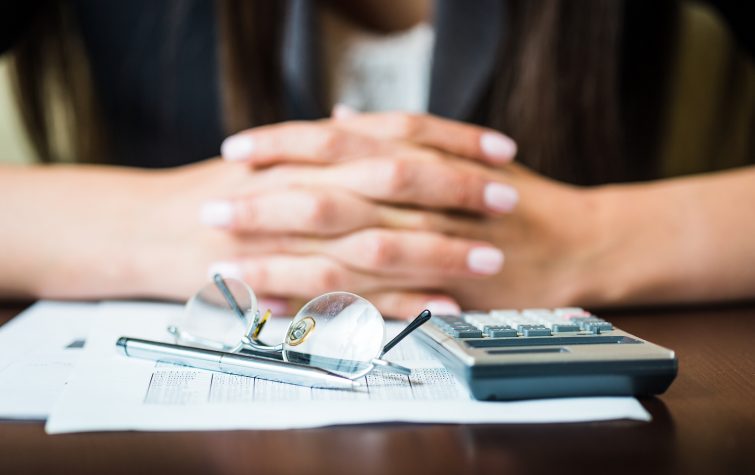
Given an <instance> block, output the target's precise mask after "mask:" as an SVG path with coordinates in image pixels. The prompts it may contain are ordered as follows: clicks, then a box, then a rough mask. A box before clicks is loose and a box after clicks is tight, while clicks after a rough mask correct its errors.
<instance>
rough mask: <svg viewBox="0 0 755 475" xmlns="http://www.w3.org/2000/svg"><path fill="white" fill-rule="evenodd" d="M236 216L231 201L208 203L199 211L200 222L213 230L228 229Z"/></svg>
mask: <svg viewBox="0 0 755 475" xmlns="http://www.w3.org/2000/svg"><path fill="white" fill-rule="evenodd" d="M234 214H235V209H234V207H233V203H231V202H230V201H221V200H216V201H207V202H206V203H203V204H202V207H201V208H200V209H199V222H201V223H202V224H204V225H205V226H210V227H213V228H227V227H229V226H230V225H231V223H232V222H233V217H234Z"/></svg>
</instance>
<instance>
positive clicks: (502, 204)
mask: <svg viewBox="0 0 755 475" xmlns="http://www.w3.org/2000/svg"><path fill="white" fill-rule="evenodd" d="M483 193H484V198H485V204H486V205H487V206H488V208H490V209H492V210H494V211H499V212H503V213H508V212H510V211H511V210H513V209H514V207H515V206H516V204H517V203H518V202H519V192H517V191H516V189H514V188H512V187H510V186H509V185H504V184H503V183H488V184H487V185H486V186H485V191H484V192H483Z"/></svg>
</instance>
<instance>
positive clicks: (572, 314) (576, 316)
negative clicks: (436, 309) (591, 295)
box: [432, 307, 613, 338]
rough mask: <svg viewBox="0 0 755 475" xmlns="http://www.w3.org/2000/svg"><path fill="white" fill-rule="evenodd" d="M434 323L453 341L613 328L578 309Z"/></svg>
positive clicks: (472, 315) (473, 315)
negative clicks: (454, 339) (452, 338)
mask: <svg viewBox="0 0 755 475" xmlns="http://www.w3.org/2000/svg"><path fill="white" fill-rule="evenodd" d="M432 322H433V323H434V324H435V326H437V327H438V328H440V329H441V330H442V331H443V332H445V333H446V334H448V335H449V336H451V337H454V338H528V337H544V336H554V335H570V334H571V335H585V334H591V335H595V334H601V333H605V332H610V331H612V330H613V325H612V324H611V323H610V322H607V321H606V320H604V319H602V318H599V317H597V316H595V315H593V314H591V313H590V312H588V311H586V310H584V309H581V308H576V307H569V308H557V309H553V310H549V309H543V308H533V309H525V310H522V311H517V310H493V311H491V312H466V313H463V314H461V315H433V319H432Z"/></svg>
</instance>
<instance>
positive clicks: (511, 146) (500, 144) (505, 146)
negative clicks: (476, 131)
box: [480, 132, 516, 163]
mask: <svg viewBox="0 0 755 475" xmlns="http://www.w3.org/2000/svg"><path fill="white" fill-rule="evenodd" d="M480 148H481V149H482V151H483V153H485V155H487V157H488V158H489V159H491V160H493V161H495V162H498V163H506V162H510V161H511V160H513V159H514V156H515V155H516V143H515V142H514V141H513V140H511V139H510V138H508V137H506V136H505V135H503V134H499V133H498V132H485V133H484V134H482V137H481V138H480Z"/></svg>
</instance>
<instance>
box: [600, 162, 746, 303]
mask: <svg viewBox="0 0 755 475" xmlns="http://www.w3.org/2000/svg"><path fill="white" fill-rule="evenodd" d="M595 194H596V197H597V199H598V200H599V201H602V202H603V206H601V207H600V209H601V215H602V216H601V220H602V221H603V223H604V226H603V227H602V228H603V231H602V232H601V236H602V237H601V238H600V239H599V242H600V243H601V244H600V245H599V246H598V247H597V248H596V253H595V260H594V262H595V263H596V267H595V269H594V271H593V272H591V274H592V276H591V277H588V280H589V281H590V282H592V284H591V286H592V289H593V291H592V293H591V294H590V295H589V296H588V300H591V301H595V302H596V303H598V304H603V305H618V304H626V303H631V304H635V303H636V304H652V303H684V302H704V301H720V300H731V299H742V298H750V297H755V167H749V168H743V169H738V170H733V171H727V172H720V173H712V174H706V175H696V176H690V177H684V178H677V179H670V180H663V181H658V182H655V183H649V184H637V185H615V186H607V187H603V188H599V189H596V190H595Z"/></svg>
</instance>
